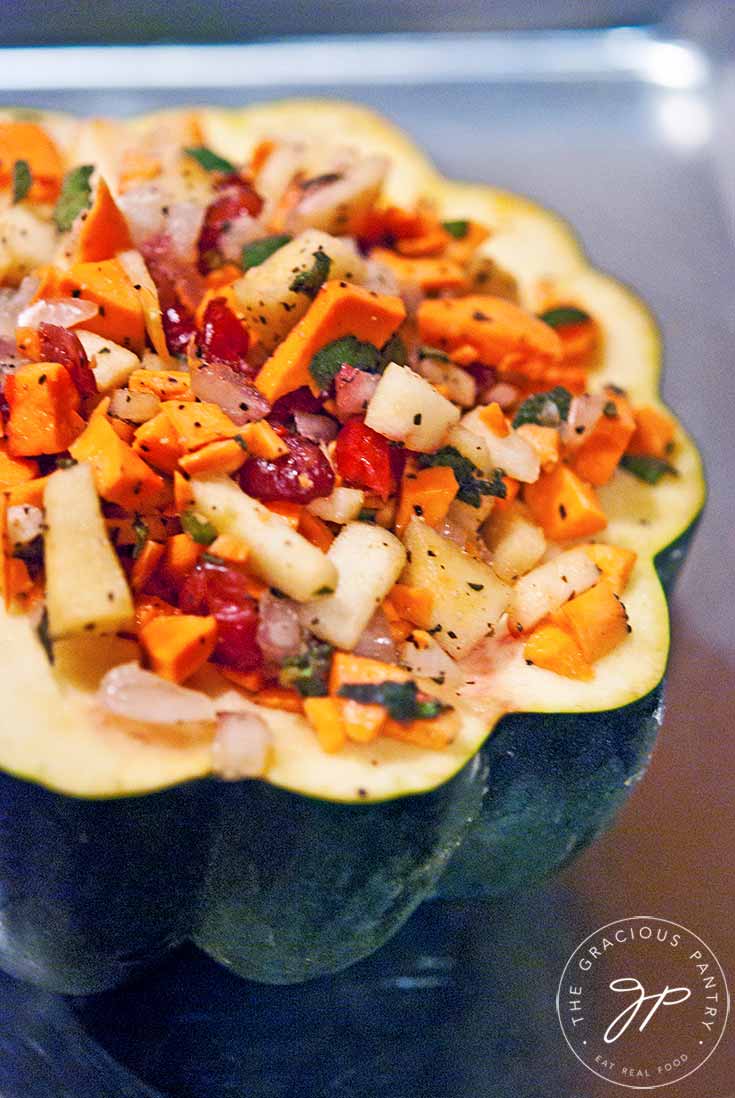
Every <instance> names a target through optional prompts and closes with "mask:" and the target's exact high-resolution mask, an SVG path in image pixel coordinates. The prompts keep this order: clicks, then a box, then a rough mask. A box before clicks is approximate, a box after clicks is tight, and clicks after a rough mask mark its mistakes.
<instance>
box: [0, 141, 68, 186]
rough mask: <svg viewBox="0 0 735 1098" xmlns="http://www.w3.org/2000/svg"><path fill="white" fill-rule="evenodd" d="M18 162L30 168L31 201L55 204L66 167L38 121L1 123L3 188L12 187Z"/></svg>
mask: <svg viewBox="0 0 735 1098" xmlns="http://www.w3.org/2000/svg"><path fill="white" fill-rule="evenodd" d="M17 160H25V161H26V162H27V163H28V166H29V168H30V169H31V180H32V182H31V189H30V191H29V192H28V197H29V198H30V200H31V201H32V202H54V201H55V200H56V199H57V198H58V196H59V191H60V190H61V180H62V177H63V175H64V164H63V161H62V158H61V154H60V152H59V150H58V149H57V147H56V145H55V144H54V142H53V141H52V139H51V138H50V137H49V135H48V134H47V133H46V131H45V130H44V129H42V128H41V127H40V126H39V125H37V124H36V123H35V122H22V121H18V122H0V189H2V190H4V189H5V188H6V187H9V186H10V185H11V183H12V180H13V168H14V166H15V162H16V161H17Z"/></svg>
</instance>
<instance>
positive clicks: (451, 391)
mask: <svg viewBox="0 0 735 1098" xmlns="http://www.w3.org/2000/svg"><path fill="white" fill-rule="evenodd" d="M418 372H419V373H420V374H421V376H422V377H425V378H426V380H427V381H430V382H431V384H432V385H443V386H445V391H446V394H447V396H448V397H449V399H450V400H451V401H452V402H453V403H454V404H459V406H460V408H471V407H472V405H473V404H474V403H475V400H476V398H477V382H476V381H475V379H474V378H473V376H472V374H470V373H468V372H467V370H463V369H462V367H461V366H455V364H454V363H453V362H444V361H443V360H442V359H438V358H431V357H427V358H423V359H421V361H420V362H419V364H418Z"/></svg>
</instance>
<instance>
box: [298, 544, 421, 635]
mask: <svg viewBox="0 0 735 1098" xmlns="http://www.w3.org/2000/svg"><path fill="white" fill-rule="evenodd" d="M327 556H328V558H329V560H330V562H331V564H332V565H333V566H334V567H335V568H336V570H337V573H338V575H339V580H338V582H337V590H336V591H335V593H334V594H333V595H330V596H329V597H328V598H325V599H320V600H319V601H318V602H314V603H310V604H309V605H308V606H305V607H304V608H303V610H302V612H301V620H302V622H303V624H304V625H305V626H306V628H307V629H310V630H311V631H312V632H313V633H315V634H316V635H317V637H321V639H322V640H325V641H329V643H330V644H334V645H336V647H338V648H344V649H346V650H348V651H349V650H351V649H352V648H354V647H355V645H356V644H357V642H358V641H359V639H360V637H361V636H362V633H363V630H364V629H365V626H366V625H367V623H368V622H369V621H370V618H371V617H372V616H373V614H374V613H375V611H376V609H377V608H378V607H379V606H380V604H381V603H382V601H383V599H384V598H385V596H386V595H387V594H388V592H389V591H390V589H391V587H392V586H393V584H394V583H395V582H396V580H397V579H398V577H399V575H400V574H401V571H402V569H403V566H404V564H405V563H406V550H405V549H404V548H403V546H402V545H401V543H400V541H399V540H398V538H397V537H395V535H393V534H391V533H390V532H389V531H388V530H383V529H382V527H380V526H373V525H372V524H371V523H367V522H351V523H350V524H349V525H348V526H345V528H344V530H342V532H341V533H340V534H339V536H338V537H337V538H335V540H334V541H333V542H332V544H331V546H330V548H329V552H328V553H327Z"/></svg>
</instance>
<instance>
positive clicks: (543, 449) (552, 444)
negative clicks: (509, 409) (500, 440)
mask: <svg viewBox="0 0 735 1098" xmlns="http://www.w3.org/2000/svg"><path fill="white" fill-rule="evenodd" d="M517 431H518V434H519V435H520V436H521V437H522V438H525V440H526V442H528V443H530V445H531V446H533V448H534V450H535V451H536V453H537V454H538V459H539V461H540V462H541V468H542V469H543V471H544V472H545V473H549V472H551V470H552V469H553V468H554V466H555V465H558V464H559V432H558V430H557V429H556V427H542V426H541V425H540V424H538V423H523V424H522V425H521V426H520V427H518V428H517Z"/></svg>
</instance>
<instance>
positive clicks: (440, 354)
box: [419, 347, 451, 362]
mask: <svg viewBox="0 0 735 1098" xmlns="http://www.w3.org/2000/svg"><path fill="white" fill-rule="evenodd" d="M419 358H420V359H424V358H435V359H437V360H438V361H439V362H451V359H450V357H449V355H448V354H446V352H445V351H440V350H439V348H438V347H419Z"/></svg>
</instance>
